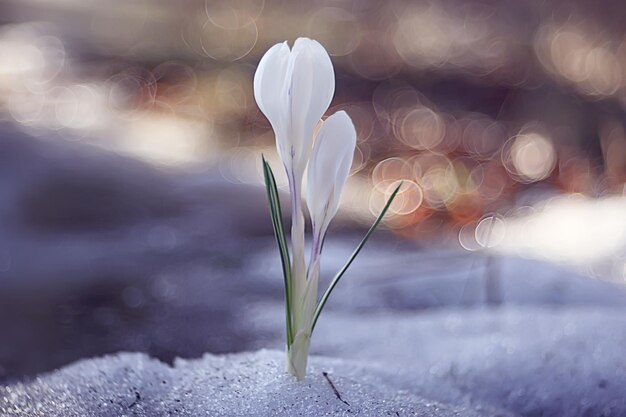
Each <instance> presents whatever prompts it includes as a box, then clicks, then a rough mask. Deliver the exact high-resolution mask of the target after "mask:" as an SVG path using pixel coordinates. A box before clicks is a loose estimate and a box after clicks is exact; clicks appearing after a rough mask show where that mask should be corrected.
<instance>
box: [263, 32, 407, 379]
mask: <svg viewBox="0 0 626 417" xmlns="http://www.w3.org/2000/svg"><path fill="white" fill-rule="evenodd" d="M334 91H335V75H334V73H333V66H332V63H331V62H330V57H329V56H328V53H327V52H326V51H325V50H324V48H323V47H322V46H321V45H320V44H319V43H317V42H315V41H313V40H310V39H306V38H299V39H298V40H296V42H295V44H294V46H293V49H291V50H290V49H289V46H287V43H286V42H285V43H280V44H277V45H274V46H273V47H272V48H270V50H269V51H267V53H266V54H265V55H264V56H263V58H262V59H261V62H260V63H259V67H258V69H257V71H256V74H255V75H254V97H255V98H256V101H257V103H258V105H259V108H260V109H261V111H262V112H263V114H265V116H266V117H267V118H268V119H269V121H270V123H271V124H272V128H273V129H274V134H275V135H276V147H277V148H278V153H279V155H280V158H281V159H282V162H283V165H284V166H285V170H286V171H287V178H288V179H289V193H290V196H291V219H292V222H291V256H290V254H289V250H288V249H287V238H286V236H285V232H284V230H283V226H282V219H281V209H280V199H279V196H278V189H277V187H276V181H275V179H274V174H273V173H272V169H271V167H270V166H269V164H268V163H267V162H266V161H265V160H263V175H264V177H265V185H266V188H267V196H268V200H269V204H270V214H271V219H272V226H273V228H274V234H275V236H276V241H277V243H278V248H279V253H280V258H281V266H282V268H283V277H284V279H285V323H286V326H285V327H286V334H287V362H286V363H287V371H288V372H290V373H291V374H292V375H295V376H296V378H298V379H302V378H304V376H305V373H306V364H307V358H308V355H309V345H310V340H311V333H312V332H313V329H314V328H315V323H316V322H317V319H318V317H319V314H320V312H321V311H322V309H323V308H324V305H325V304H326V301H327V300H328V297H329V296H330V293H331V292H332V291H333V288H335V286H336V285H337V283H338V282H339V280H340V279H341V277H342V276H343V274H344V273H345V272H346V270H347V268H348V267H349V266H350V264H351V263H352V261H354V258H355V257H356V256H357V255H358V253H359V251H360V250H361V248H362V247H363V245H364V244H365V242H367V240H368V239H369V237H370V236H371V234H372V232H373V231H374V229H375V228H376V226H377V225H378V224H379V223H380V221H381V220H382V218H383V216H384V215H385V212H386V211H387V209H388V208H389V205H390V204H391V201H392V200H393V198H394V197H395V195H396V194H397V192H398V190H399V188H397V189H396V191H394V193H393V194H392V195H391V197H390V199H389V201H388V202H387V204H386V205H385V208H384V209H383V211H382V213H381V214H380V216H378V218H377V219H376V221H375V222H374V224H373V225H372V227H371V228H370V230H369V231H368V232H367V234H366V235H365V237H364V238H363V240H362V241H361V243H360V244H359V245H358V246H357V248H356V250H355V251H354V252H353V254H352V256H351V257H350V259H349V260H348V262H347V263H346V264H345V265H344V267H343V268H341V270H339V272H337V274H336V275H335V277H334V278H333V279H332V280H331V282H330V285H329V286H328V288H327V289H326V291H325V292H324V294H323V295H322V297H321V298H320V299H319V300H318V283H319V275H320V256H321V252H322V244H323V242H324V236H325V235H326V230H327V229H328V225H329V223H330V221H331V220H332V218H333V217H334V216H335V214H336V213H337V208H338V206H339V199H340V196H341V191H342V190H343V187H344V185H345V183H346V179H347V178H348V173H349V172H350V166H351V165H352V156H353V155H354V148H355V146H356V131H355V129H354V125H353V124H352V121H351V120H350V117H348V115H347V114H346V113H345V112H343V111H340V112H338V113H335V114H333V115H332V116H330V117H329V118H328V119H326V120H325V121H324V122H320V119H321V117H322V115H323V114H324V113H325V112H326V110H327V109H328V106H329V105H330V101H331V99H332V97H333V94H334ZM318 125H319V129H318V130H317V133H314V131H315V130H316V127H317V126H318ZM313 136H315V145H314V146H313ZM311 150H312V153H311ZM309 157H310V161H309ZM307 164H308V187H309V188H308V191H307V204H308V207H309V211H310V213H311V221H312V224H313V246H312V251H311V259H310V261H309V268H308V270H307V268H306V263H305V259H304V215H303V211H302V195H301V193H302V177H303V176H304V171H305V169H306V167H307Z"/></svg>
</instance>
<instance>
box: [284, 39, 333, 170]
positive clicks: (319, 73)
mask: <svg viewBox="0 0 626 417" xmlns="http://www.w3.org/2000/svg"><path fill="white" fill-rule="evenodd" d="M334 92H335V73H334V71H333V65H332V63H331V61H330V57H329V56H328V53H327V52H326V50H325V49H324V47H323V46H322V45H320V44H319V43H318V42H316V41H313V40H311V39H307V38H298V39H297V40H296V42H295V44H294V46H293V50H292V51H291V54H290V56H289V63H288V67H287V79H286V82H285V84H284V86H283V91H282V93H283V100H285V101H286V102H288V103H289V104H290V105H289V108H290V114H289V115H288V117H289V126H290V140H291V142H292V145H293V150H294V158H295V162H296V164H297V165H298V166H299V167H300V168H301V169H302V170H304V166H305V165H306V161H307V159H308V157H309V154H310V152H311V146H312V141H313V130H314V129H315V126H316V124H317V122H318V121H319V119H320V118H321V117H322V116H323V115H324V113H325V112H326V110H328V106H329V105H330V102H331V100H332V97H333V94H334Z"/></svg>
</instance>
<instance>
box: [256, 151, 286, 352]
mask: <svg viewBox="0 0 626 417" xmlns="http://www.w3.org/2000/svg"><path fill="white" fill-rule="evenodd" d="M263 177H264V179H265V188H266V190H267V200H268V202H269V206H270V215H271V218H272V227H273V229H274V236H275V237H276V242H277V243H278V250H279V252H280V261H281V264H282V268H283V278H284V281H285V327H286V334H287V347H289V346H291V345H292V344H293V326H292V323H291V307H292V300H291V264H290V260H289V249H288V248H287V239H286V238H285V230H284V228H283V220H282V219H283V214H282V210H281V208H280V198H279V196H278V188H277V187H276V179H275V177H274V173H273V172H272V168H271V167H270V165H269V164H268V163H267V161H266V160H265V157H263Z"/></svg>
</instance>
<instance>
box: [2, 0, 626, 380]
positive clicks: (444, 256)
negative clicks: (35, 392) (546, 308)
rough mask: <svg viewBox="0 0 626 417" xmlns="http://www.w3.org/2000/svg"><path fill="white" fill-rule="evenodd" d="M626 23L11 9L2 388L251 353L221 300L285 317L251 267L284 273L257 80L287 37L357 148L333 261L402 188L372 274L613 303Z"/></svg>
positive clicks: (335, 0)
mask: <svg viewBox="0 0 626 417" xmlns="http://www.w3.org/2000/svg"><path fill="white" fill-rule="evenodd" d="M625 22H626V4H625V3H624V2H623V1H621V0H607V1H603V2H601V4H599V3H598V2H596V1H590V0H576V1H566V0H551V1H543V0H541V1H540V0H529V1H523V2H520V1H513V0H504V1H487V0H485V1H479V0H476V1H469V2H464V1H457V0H443V1H434V0H432V1H426V0H423V1H406V0H390V1H385V2H380V1H374V0H371V1H370V0H358V1H357V0H328V1H322V0H320V1H306V2H305V1H289V2H287V1H280V0H266V1H252V0H233V1H210V0H207V1H206V2H205V1H201V0H187V1H179V2H167V1H158V0H136V1H132V2H129V1H122V0H109V1H106V2H102V1H95V0H4V1H3V2H2V3H0V281H3V282H2V283H1V284H0V330H2V333H4V334H5V335H8V336H7V340H13V343H4V342H3V344H2V346H0V379H2V378H5V379H6V378H8V379H11V378H19V377H22V376H24V375H31V374H33V373H36V372H40V371H43V370H48V369H51V368H52V367H55V366H59V365H62V364H64V363H67V362H69V361H70V360H74V359H77V358H80V357H83V356H88V355H95V354H100V353H106V352H112V351H117V350H144V351H149V352H151V353H153V354H155V355H156V356H158V357H161V358H164V359H171V358H172V357H174V356H177V355H182V356H197V355H199V354H201V353H202V352H204V351H207V350H208V351H214V352H223V351H233V350H240V349H243V348H248V347H250V346H255V345H254V343H252V342H251V340H258V339H259V336H258V335H257V334H255V331H256V330H255V329H250V328H248V327H237V326H238V325H235V324H232V323H239V321H237V320H241V321H246V318H245V317H243V318H242V316H241V315H242V314H243V313H242V312H241V311H239V310H236V311H235V310H234V309H233V307H232V306H231V305H230V303H228V302H227V301H224V300H223V299H224V298H225V297H223V296H220V294H235V295H233V297H236V296H242V297H256V299H262V298H263V297H270V298H272V297H275V298H276V299H277V300H279V299H280V298H279V297H280V294H281V292H280V285H281V282H282V280H281V279H278V278H276V277H277V276H278V275H276V271H277V270H274V269H272V268H274V267H275V265H274V264H273V263H272V266H271V267H269V266H267V265H266V264H265V263H263V262H260V261H259V262H260V263H254V262H253V263H252V264H251V263H249V262H248V261H249V259H256V258H255V255H258V256H259V257H261V258H272V262H273V261H274V260H276V262H277V258H276V253H275V249H274V247H273V246H272V245H273V242H272V241H271V227H270V224H269V217H268V213H267V208H266V205H265V201H264V195H263V193H264V190H263V188H262V171H261V167H260V155H261V153H264V154H265V155H267V156H268V157H269V159H270V161H271V163H272V164H273V165H274V167H275V171H276V173H277V174H280V175H282V172H280V170H279V169H278V167H279V163H278V159H277V156H276V152H275V150H274V137H273V133H272V131H271V129H270V126H269V123H268V122H267V120H266V119H265V118H264V117H263V115H262V114H261V113H260V112H259V110H258V108H257V106H256V103H255V101H254V97H253V91H252V77H253V74H254V71H255V68H256V64H257V63H258V61H259V59H260V57H261V56H262V55H263V53H264V52H265V51H266V50H267V49H268V48H269V47H270V46H272V45H273V44H275V43H277V42H282V41H284V40H288V41H289V42H290V44H291V43H293V41H294V40H295V39H296V38H297V37H299V36H308V37H311V38H314V39H317V40H319V41H320V42H321V43H322V44H323V45H324V46H325V47H326V48H327V50H328V51H329V53H330V55H331V58H332V61H333V64H334V65H335V71H336V79H337V90H336V94H335V97H334V100H333V102H332V105H331V109H330V110H329V114H330V113H332V112H334V111H336V110H339V109H343V110H345V111H346V112H347V113H348V114H349V115H350V117H351V118H352V119H353V121H354V123H355V125H356V127H357V131H358V144H357V151H356V154H355V158H354V164H353V167H352V174H351V177H350V179H349V182H348V186H347V190H346V192H345V195H344V198H343V205H342V211H341V212H340V215H339V220H337V221H336V225H335V232H334V233H335V234H334V235H332V236H331V237H330V239H332V238H333V236H336V237H337V239H339V240H341V239H351V240H350V242H353V243H350V245H352V246H354V244H355V242H354V241H355V239H357V237H356V236H357V234H354V233H355V232H358V235H360V234H361V233H362V231H363V230H365V228H366V227H367V226H369V224H370V223H371V222H372V220H373V219H374V218H375V215H377V214H378V212H379V211H380V210H381V208H382V206H383V204H384V201H385V199H386V197H387V196H388V195H389V193H390V192H391V190H393V188H395V185H396V184H397V182H398V181H400V180H403V181H404V182H405V186H404V188H403V191H402V192H401V194H400V196H399V198H398V199H397V200H396V202H395V203H394V204H393V206H392V208H391V214H390V215H389V216H388V217H387V218H386V220H385V224H386V226H387V228H388V229H389V231H390V232H389V233H388V234H387V236H384V235H383V234H381V237H380V239H379V242H385V244H384V245H383V244H382V243H381V245H383V246H385V248H387V249H384V250H388V254H389V256H391V255H392V254H394V253H397V252H398V251H401V252H402V253H404V254H406V256H408V257H411V256H413V255H414V256H416V257H418V258H419V257H420V256H422V258H419V259H426V257H424V256H423V255H421V254H423V253H424V252H427V253H431V254H432V253H436V254H438V255H437V256H436V259H437V260H438V261H437V262H439V264H440V265H441V266H442V268H444V269H445V268H448V269H450V268H452V269H455V268H456V269H455V270H456V271H457V272H458V271H459V270H462V269H463V270H464V269H466V266H467V265H469V264H471V265H474V264H475V263H476V262H475V259H480V260H481V261H480V262H483V261H482V260H485V259H486V261H485V262H487V264H486V265H488V266H489V265H490V263H491V262H494V261H493V259H495V258H494V257H495V256H496V255H497V256H500V255H503V256H514V257H523V258H528V259H536V260H541V261H542V262H547V263H549V264H557V265H560V266H561V267H563V268H565V269H566V270H569V271H572V273H577V274H580V275H581V276H584V277H586V278H589V279H595V280H601V281H610V282H612V283H614V284H616V285H623V284H624V282H625V281H626V133H625V128H626V127H625V123H626V113H625V111H626V24H625ZM279 182H280V185H281V186H282V187H285V185H286V184H285V180H284V175H282V176H280V178H279ZM353 232H354V233H353ZM353 234H354V236H355V237H354V238H353V237H352V236H353ZM383 236H384V237H383ZM357 241H358V240H357ZM374 245H376V244H374ZM332 250H333V247H332V246H330V248H329V251H332ZM384 250H383V249H381V251H382V252H381V253H383V255H380V256H383V257H384V256H385V255H384V253H387V252H384ZM336 253H340V254H343V252H342V251H341V250H339V249H337V251H336ZM372 253H377V252H372ZM342 256H343V255H342ZM329 257H331V258H332V254H331V255H329ZM274 258H276V259H274ZM411 259H413V258H411ZM429 259H435V258H433V257H432V256H431V257H430V258H429ZM458 259H466V260H467V262H468V263H458ZM328 262H329V263H331V264H332V261H328ZM425 262H426V261H425ZM432 262H433V261H431V263H432ZM420 268H421V266H420V264H419V263H417V264H416V269H420ZM520 268H522V269H523V268H525V266H524V264H521V267H520ZM440 269H441V268H440ZM431 270H433V271H436V270H438V268H437V266H436V265H435V266H434V267H432V268H431ZM268 271H270V272H271V271H274V272H271V273H270V272H268ZM266 272H267V274H269V275H272V274H274V275H276V276H272V279H273V280H275V281H276V283H275V284H272V285H274V286H271V285H269V286H268V285H267V283H266V282H263V281H261V280H259V281H258V282H256V283H255V280H254V279H252V278H254V277H255V275H258V274H264V273H266ZM452 273H454V272H452ZM207 276H211V277H218V278H216V279H208V278H207ZM182 277H185V278H182ZM242 277H243V278H242ZM245 277H247V278H245ZM460 282H462V281H460ZM459 285H461V286H462V285H464V284H459ZM242 294H243V295H242ZM434 298H437V297H434ZM489 298H490V296H489V294H487V299H489ZM500 298H502V297H498V296H494V299H500ZM437 299H438V298H437ZM459 299H461V297H459ZM207 300H208V301H207ZM438 300H439V299H438ZM492 301H493V300H492ZM500 301H502V300H500ZM437 302H439V301H437ZM389 303H390V304H392V301H389ZM420 303H422V302H421V301H420ZM420 303H417V304H416V305H411V306H412V307H425V306H430V305H431V304H428V303H426V304H423V303H422V304H420ZM429 303H430V302H429ZM418 304H419V305H418ZM181 323H184V325H182V324H181ZM190 326H191V327H192V328H193V329H196V330H198V332H196V333H195V334H193V335H191V334H189V333H190V332H189V328H190ZM205 330H206V331H205Z"/></svg>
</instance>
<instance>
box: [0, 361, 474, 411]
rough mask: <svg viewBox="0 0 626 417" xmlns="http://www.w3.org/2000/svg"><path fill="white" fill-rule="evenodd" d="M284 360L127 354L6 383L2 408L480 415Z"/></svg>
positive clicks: (332, 364)
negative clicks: (297, 370) (289, 367)
mask: <svg viewBox="0 0 626 417" xmlns="http://www.w3.org/2000/svg"><path fill="white" fill-rule="evenodd" d="M282 364H283V354H282V352H279V351H268V350H261V351H258V352H256V353H245V354H233V355H223V356H215V355H205V356H204V357H203V358H202V359H199V360H177V361H176V362H175V364H174V366H173V367H169V366H168V365H165V364H163V363H161V362H159V361H157V360H154V359H150V358H149V357H147V356H146V355H144V354H137V353H123V354H118V355H115V356H108V357H104V358H99V359H92V360H83V361H80V362H77V363H75V364H73V365H70V366H68V367H66V368H63V369H62V370H60V371H58V372H55V373H51V374H47V375H44V376H41V377H38V378H37V379H36V380H35V381H33V382H31V383H26V384H17V385H13V386H9V387H4V388H0V411H2V413H3V414H2V415H3V416H32V417H39V416H41V417H44V416H46V417H56V416H58V417H61V416H63V417H74V416H76V417H87V416H102V417H105V416H106V417H110V416H111V417H112V416H151V417H158V416H172V415H174V416H211V417H214V416H249V417H255V416H258V417H265V416H311V417H320V416H354V415H362V416H433V417H440V416H441V417H447V416H450V417H452V416H459V417H460V416H467V417H472V416H479V415H480V414H478V413H476V412H475V411H473V410H470V409H467V408H462V407H455V406H447V405H443V404H440V403H437V402H434V401H428V400H425V399H423V398H420V397H417V396H414V395H410V394H408V393H404V392H398V391H397V390H396V389H394V388H389V387H387V386H386V384H385V382H384V380H383V379H380V378H377V377H374V376H372V375H369V373H368V372H367V370H366V369H363V368H362V367H361V366H359V365H356V366H355V365H354V364H350V363H349V362H348V361H342V360H335V359H328V358H317V357H314V358H312V359H311V369H310V372H309V375H308V376H307V378H306V379H305V380H304V381H302V382H297V381H295V380H294V379H293V378H292V377H290V376H288V375H286V374H285V373H284V372H283V371H282ZM322 372H326V373H327V375H328V378H329V379H330V381H331V382H332V384H333V386H335V389H336V390H337V392H338V393H339V396H340V397H341V398H339V397H338V396H337V394H335V392H334V390H333V388H332V386H331V385H330V382H329V381H328V380H327V379H326V377H325V376H324V375H323V374H322Z"/></svg>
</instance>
